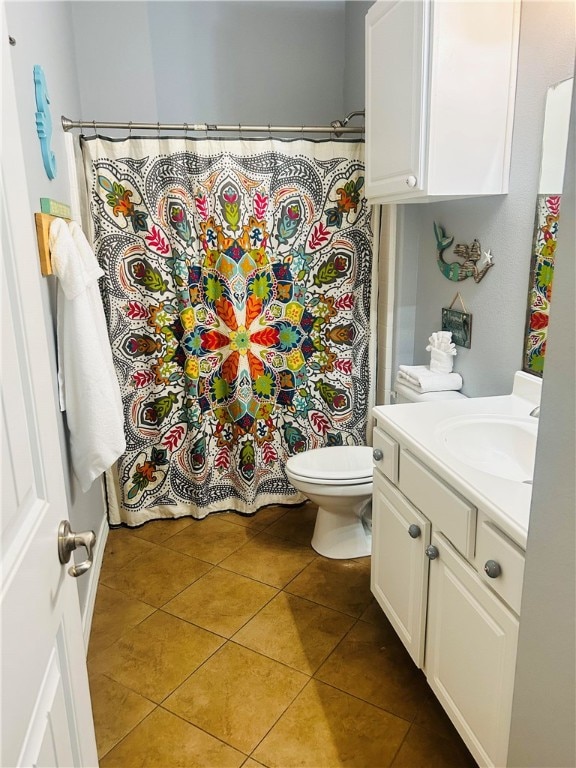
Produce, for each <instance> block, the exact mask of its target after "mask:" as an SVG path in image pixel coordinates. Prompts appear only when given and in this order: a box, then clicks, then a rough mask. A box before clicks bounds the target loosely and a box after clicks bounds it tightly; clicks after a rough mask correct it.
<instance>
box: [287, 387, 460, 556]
mask: <svg viewBox="0 0 576 768" xmlns="http://www.w3.org/2000/svg"><path fill="white" fill-rule="evenodd" d="M395 388H396V394H397V397H396V403H417V402H425V401H430V400H455V399H459V398H463V397H466V395H463V394H462V393H461V392H429V393H426V394H419V393H418V392H415V391H414V390H413V389H410V387H404V386H402V385H400V384H396V387H395ZM373 471H374V466H373V461H372V448H370V447H368V446H363V445H338V446H334V447H330V448H316V449H314V450H310V451H304V452H303V453H298V454H296V455H295V456H291V457H290V458H289V459H288V461H287V462H286V476H287V477H288V480H289V481H290V482H291V483H292V485H293V486H294V488H297V489H298V490H299V491H300V492H301V493H303V494H304V495H305V496H308V498H309V499H310V500H311V501H313V502H314V503H315V504H317V505H318V515H317V517H316V525H315V527H314V535H313V536H312V547H313V548H314V549H315V550H316V552H318V554H320V555H324V557H331V558H333V559H336V560H347V559H351V558H354V557H366V556H368V555H370V554H371V547H372V532H371V531H372V525H371V516H370V515H369V514H367V513H368V512H369V511H370V500H371V498H372V474H373Z"/></svg>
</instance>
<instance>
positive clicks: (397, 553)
mask: <svg viewBox="0 0 576 768" xmlns="http://www.w3.org/2000/svg"><path fill="white" fill-rule="evenodd" d="M430 534H431V525H430V521H429V520H427V519H426V518H425V517H424V515H421V514H420V513H419V512H418V510H416V509H415V508H414V507H413V506H412V505H411V504H410V503H409V502H408V501H407V499H406V498H405V497H404V496H403V495H402V494H401V493H400V492H399V491H398V490H397V489H396V488H394V486H392V485H391V484H390V483H389V482H388V481H387V480H385V479H384V477H383V476H382V475H381V473H380V472H379V471H377V470H376V471H375V472H374V496H373V501H372V574H371V588H372V593H373V595H374V597H375V598H376V600H377V601H378V603H379V604H380V607H381V608H382V610H383V611H384V613H385V614H386V616H387V617H388V619H389V620H390V623H391V624H392V626H393V627H394V629H395V630H396V632H397V633H398V636H399V638H400V639H401V640H402V642H403V643H404V645H405V646H406V650H407V651H408V653H409V654H410V656H411V657H412V659H413V660H414V662H415V663H416V664H417V665H418V667H420V668H421V667H423V666H424V634H425V629H426V602H427V597H428V559H427V557H426V555H425V554H424V550H425V549H426V546H427V545H428V544H429V543H430Z"/></svg>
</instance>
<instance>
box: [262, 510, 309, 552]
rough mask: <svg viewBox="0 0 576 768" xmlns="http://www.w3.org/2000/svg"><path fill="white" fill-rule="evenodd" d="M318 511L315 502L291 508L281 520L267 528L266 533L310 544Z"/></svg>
mask: <svg viewBox="0 0 576 768" xmlns="http://www.w3.org/2000/svg"><path fill="white" fill-rule="evenodd" d="M317 513H318V507H317V506H316V505H315V504H306V505H305V506H304V507H299V508H298V509H290V510H288V512H286V514H285V515H283V516H282V517H281V518H280V520H277V521H276V522H275V523H273V524H272V525H270V526H269V527H268V528H266V533H268V534H270V536H279V537H280V538H281V539H290V540H291V541H300V542H301V543H302V544H309V543H310V542H311V541H312V534H313V533H314V525H315V523H316V515H317Z"/></svg>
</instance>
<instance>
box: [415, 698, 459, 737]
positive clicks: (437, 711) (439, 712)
mask: <svg viewBox="0 0 576 768" xmlns="http://www.w3.org/2000/svg"><path fill="white" fill-rule="evenodd" d="M414 725H418V726H419V727H420V728H425V729H426V730H427V731H432V732H433V733H437V734H438V735H439V736H443V737H444V738H445V739H451V740H456V741H460V735H459V733H458V731H457V730H456V728H455V727H454V725H453V724H452V721H451V720H450V718H449V717H448V715H447V714H446V712H445V711H444V708H443V707H442V704H440V702H439V701H438V699H437V698H436V696H435V695H434V694H433V693H432V690H431V689H430V687H429V686H428V684H426V691H425V694H424V696H423V697H422V699H421V700H420V703H419V705H418V710H417V712H416V716H415V717H414Z"/></svg>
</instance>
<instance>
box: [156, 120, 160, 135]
mask: <svg viewBox="0 0 576 768" xmlns="http://www.w3.org/2000/svg"><path fill="white" fill-rule="evenodd" d="M156 129H157V131H158V134H157V138H158V139H160V122H158V123H156Z"/></svg>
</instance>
